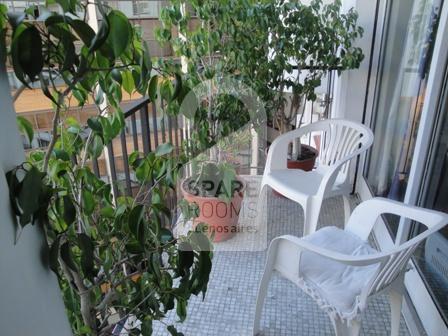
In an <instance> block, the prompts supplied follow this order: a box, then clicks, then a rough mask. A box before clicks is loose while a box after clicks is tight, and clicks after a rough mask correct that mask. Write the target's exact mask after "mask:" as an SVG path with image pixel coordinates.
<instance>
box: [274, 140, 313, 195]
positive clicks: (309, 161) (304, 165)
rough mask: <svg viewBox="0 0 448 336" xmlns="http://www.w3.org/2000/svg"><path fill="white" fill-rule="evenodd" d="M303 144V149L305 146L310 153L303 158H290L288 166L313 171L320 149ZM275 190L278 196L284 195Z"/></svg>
mask: <svg viewBox="0 0 448 336" xmlns="http://www.w3.org/2000/svg"><path fill="white" fill-rule="evenodd" d="M301 146H302V150H303V148H306V151H307V153H309V155H307V156H306V157H305V158H302V159H301V160H291V159H288V162H287V163H286V166H287V167H288V169H301V170H304V171H311V170H313V168H314V165H315V164H316V158H317V155H318V151H317V150H316V149H315V148H313V147H311V146H308V145H301ZM273 192H274V194H275V195H277V196H280V197H284V196H283V195H282V194H280V193H279V192H277V191H275V190H274V191H273Z"/></svg>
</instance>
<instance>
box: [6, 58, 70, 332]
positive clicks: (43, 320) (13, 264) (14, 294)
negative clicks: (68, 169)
mask: <svg viewBox="0 0 448 336" xmlns="http://www.w3.org/2000/svg"><path fill="white" fill-rule="evenodd" d="M0 63H1V62H0ZM24 159H25V155H24V152H23V149H22V145H21V140H20V135H19V133H18V131H17V126H16V119H15V112H14V109H13V105H12V100H11V96H10V89H9V84H8V78H7V75H6V72H5V68H4V64H0V335H5V336H28V335H30V336H31V335H33V336H52V335H54V336H63V335H70V334H71V331H70V327H69V324H68V320H67V317H66V315H65V307H64V304H63V302H62V298H61V292H60V290H59V286H58V283H57V280H56V277H55V275H54V274H53V273H52V272H51V271H50V270H49V269H47V268H46V267H44V266H43V264H42V262H41V250H42V244H43V240H42V236H41V235H40V234H39V232H38V228H37V227H35V226H31V225H30V226H28V227H26V228H25V230H24V231H23V232H22V235H21V237H20V239H19V241H18V242H17V244H16V245H14V229H13V221H12V217H11V210H10V205H9V197H8V186H7V184H6V179H5V173H6V172H7V171H9V170H11V169H12V168H14V167H15V166H16V165H17V164H19V163H21V162H23V161H24Z"/></svg>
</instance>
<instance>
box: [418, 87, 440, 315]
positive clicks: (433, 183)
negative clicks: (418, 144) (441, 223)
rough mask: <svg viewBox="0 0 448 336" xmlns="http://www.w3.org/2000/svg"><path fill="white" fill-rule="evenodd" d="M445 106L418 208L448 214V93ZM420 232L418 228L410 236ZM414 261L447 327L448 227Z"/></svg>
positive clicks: (432, 238) (426, 244) (436, 235)
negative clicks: (422, 207) (421, 207)
mask: <svg viewBox="0 0 448 336" xmlns="http://www.w3.org/2000/svg"><path fill="white" fill-rule="evenodd" d="M444 103H445V106H444V108H443V109H442V110H441V111H440V118H439V120H440V121H439V123H438V127H435V130H436V131H435V136H434V140H435V146H434V150H433V152H432V153H431V156H430V160H429V168H428V171H427V172H426V173H425V176H427V181H425V182H426V183H425V185H424V188H423V195H422V202H421V205H422V206H424V207H425V208H430V209H435V210H439V211H443V212H446V213H448V116H447V114H448V90H447V92H446V93H445V98H444ZM422 229H423V228H422V227H421V226H420V225H417V226H416V227H415V228H414V230H413V232H412V234H411V237H412V236H414V235H417V234H418V233H420V232H421V230H422ZM414 261H415V262H416V265H417V267H418V269H419V271H420V273H421V275H422V278H423V279H424V280H425V282H426V286H427V288H428V289H429V291H430V293H432V297H433V299H434V301H435V302H436V304H437V306H438V307H439V310H440V312H441V315H442V316H443V317H444V319H445V322H446V323H447V324H448V300H447V298H448V228H445V229H443V230H442V231H440V232H438V233H435V234H433V235H432V236H430V237H429V238H428V239H427V240H426V242H425V244H424V245H422V246H420V248H419V249H418V250H417V251H416V253H415V255H414Z"/></svg>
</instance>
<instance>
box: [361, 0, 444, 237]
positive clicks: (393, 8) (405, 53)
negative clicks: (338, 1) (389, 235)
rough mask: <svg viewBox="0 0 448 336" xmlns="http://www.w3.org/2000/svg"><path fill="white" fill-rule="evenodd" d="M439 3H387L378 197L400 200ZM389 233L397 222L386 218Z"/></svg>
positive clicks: (374, 184)
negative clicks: (388, 5) (388, 4)
mask: <svg viewBox="0 0 448 336" xmlns="http://www.w3.org/2000/svg"><path fill="white" fill-rule="evenodd" d="M439 3H440V1H439V0H411V1H410V0H400V1H391V5H390V8H389V14H388V20H387V29H386V31H385V37H384V40H383V47H382V48H383V51H382V63H381V71H380V75H379V77H378V81H377V88H378V91H377V93H376V101H375V117H374V133H375V142H374V145H373V147H372V151H371V157H370V161H369V167H368V172H367V180H368V183H369V185H370V187H371V188H372V190H373V192H374V194H375V195H377V196H383V197H388V198H391V199H395V200H403V199H404V195H405V192H406V187H407V182H408V176H409V171H410V168H411V164H412V158H413V151H414V146H415V138H416V135H417V130H418V125H419V122H420V115H421V111H422V108H423V104H424V94H425V89H426V84H427V83H426V79H427V74H428V72H429V65H430V64H429V61H430V59H431V52H432V45H433V38H434V35H435V30H436V24H437V13H438V11H439V6H438V5H439ZM389 222H390V223H389V224H390V226H391V228H392V231H393V233H396V227H397V223H396V221H394V220H389Z"/></svg>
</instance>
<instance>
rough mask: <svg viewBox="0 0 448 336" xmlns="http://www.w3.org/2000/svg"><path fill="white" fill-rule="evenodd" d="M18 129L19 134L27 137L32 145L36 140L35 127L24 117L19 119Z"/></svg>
mask: <svg viewBox="0 0 448 336" xmlns="http://www.w3.org/2000/svg"><path fill="white" fill-rule="evenodd" d="M17 127H18V128H19V132H20V133H22V134H23V135H25V136H26V137H27V139H28V141H29V142H30V143H31V142H32V141H33V138H34V131H33V125H31V123H30V122H29V121H28V120H27V119H26V118H24V117H22V116H18V117H17Z"/></svg>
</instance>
